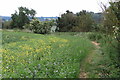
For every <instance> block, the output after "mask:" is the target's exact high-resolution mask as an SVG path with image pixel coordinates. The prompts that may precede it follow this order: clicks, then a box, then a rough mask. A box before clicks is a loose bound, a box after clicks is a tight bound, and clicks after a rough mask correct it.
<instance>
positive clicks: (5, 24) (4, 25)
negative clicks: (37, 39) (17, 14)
mask: <svg viewBox="0 0 120 80" xmlns="http://www.w3.org/2000/svg"><path fill="white" fill-rule="evenodd" d="M3 28H4V29H11V28H12V27H11V21H5V22H4V23H3Z"/></svg>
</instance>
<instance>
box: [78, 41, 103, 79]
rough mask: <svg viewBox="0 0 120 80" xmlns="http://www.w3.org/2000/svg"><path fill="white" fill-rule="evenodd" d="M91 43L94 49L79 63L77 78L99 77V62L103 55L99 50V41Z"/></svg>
mask: <svg viewBox="0 0 120 80" xmlns="http://www.w3.org/2000/svg"><path fill="white" fill-rule="evenodd" d="M92 44H93V45H94V46H95V50H93V51H91V52H90V53H89V54H88V55H87V57H86V58H85V59H84V60H83V62H82V63H81V67H80V74H79V78H99V77H100V76H101V75H102V74H101V72H100V68H101V66H100V64H99V63H101V61H102V58H103V57H102V54H101V52H100V50H99V49H100V47H99V43H96V42H92Z"/></svg>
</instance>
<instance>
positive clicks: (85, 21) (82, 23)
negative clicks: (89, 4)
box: [77, 10, 94, 32]
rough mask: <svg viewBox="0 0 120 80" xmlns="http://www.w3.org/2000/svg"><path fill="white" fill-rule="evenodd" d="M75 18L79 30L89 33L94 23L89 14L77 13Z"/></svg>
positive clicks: (84, 12)
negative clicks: (76, 18)
mask: <svg viewBox="0 0 120 80" xmlns="http://www.w3.org/2000/svg"><path fill="white" fill-rule="evenodd" d="M77 16H78V23H77V25H78V26H79V29H80V30H81V31H82V32H88V31H91V30H92V26H93V23H94V21H93V18H92V15H91V13H90V12H86V11H85V10H83V11H80V12H79V13H77Z"/></svg>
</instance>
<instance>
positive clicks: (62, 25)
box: [57, 10, 76, 31]
mask: <svg viewBox="0 0 120 80" xmlns="http://www.w3.org/2000/svg"><path fill="white" fill-rule="evenodd" d="M57 24H58V25H57V26H58V27H59V30H60V31H70V30H71V29H72V27H73V26H75V25H76V15H75V14H73V13H72V12H70V11H69V10H67V11H66V13H64V14H62V15H61V17H59V18H58V20H57Z"/></svg>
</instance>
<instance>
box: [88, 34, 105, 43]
mask: <svg viewBox="0 0 120 80" xmlns="http://www.w3.org/2000/svg"><path fill="white" fill-rule="evenodd" d="M88 38H89V39H90V40H93V41H97V42H98V41H99V40H101V39H102V38H103V34H101V33H97V32H96V33H95V32H94V33H93V32H92V33H89V34H88Z"/></svg>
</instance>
